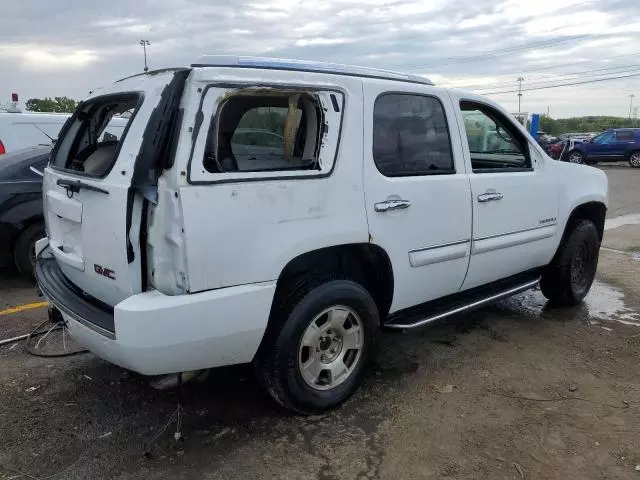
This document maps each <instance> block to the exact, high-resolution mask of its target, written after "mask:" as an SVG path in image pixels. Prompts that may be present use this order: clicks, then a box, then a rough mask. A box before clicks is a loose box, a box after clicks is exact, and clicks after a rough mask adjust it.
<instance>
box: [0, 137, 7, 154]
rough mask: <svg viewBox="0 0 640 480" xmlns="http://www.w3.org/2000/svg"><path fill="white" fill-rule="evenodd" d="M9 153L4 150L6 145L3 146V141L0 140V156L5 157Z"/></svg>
mask: <svg viewBox="0 0 640 480" xmlns="http://www.w3.org/2000/svg"><path fill="white" fill-rule="evenodd" d="M5 153H7V151H6V150H5V149H4V145H3V144H2V140H0V155H4V154H5Z"/></svg>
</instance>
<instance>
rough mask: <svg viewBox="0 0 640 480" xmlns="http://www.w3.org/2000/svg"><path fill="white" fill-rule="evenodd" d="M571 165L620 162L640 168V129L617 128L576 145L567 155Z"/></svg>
mask: <svg viewBox="0 0 640 480" xmlns="http://www.w3.org/2000/svg"><path fill="white" fill-rule="evenodd" d="M566 158H567V160H568V161H569V162H571V163H588V164H594V163H598V162H618V161H620V160H626V161H628V162H629V165H631V166H632V167H635V168H640V128H616V129H612V130H607V131H605V132H602V133H601V134H600V135H597V136H595V137H594V138H592V139H591V140H586V141H584V142H582V143H576V144H575V145H574V147H573V149H572V150H570V151H569V152H568V153H567V156H566Z"/></svg>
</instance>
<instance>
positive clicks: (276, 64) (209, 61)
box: [191, 55, 433, 85]
mask: <svg viewBox="0 0 640 480" xmlns="http://www.w3.org/2000/svg"><path fill="white" fill-rule="evenodd" d="M191 66H192V67H236V68H264V69H271V70H292V71H297V72H317V73H333V74H338V75H349V76H355V77H370V78H383V79H385V80H398V81H402V82H411V83H422V84H424V85H433V82H432V81H431V80H429V79H428V78H425V77H421V76H419V75H411V74H408V73H401V72H393V71H390V70H382V69H378V68H369V67H356V66H352V65H341V64H338V63H324V62H313V61H307V60H293V59H286V58H269V57H246V56H236V55H203V56H202V57H200V58H198V59H197V60H196V61H195V62H194V63H192V64H191Z"/></svg>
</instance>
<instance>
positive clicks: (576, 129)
mask: <svg viewBox="0 0 640 480" xmlns="http://www.w3.org/2000/svg"><path fill="white" fill-rule="evenodd" d="M637 127H640V121H638V119H633V118H632V119H629V118H624V117H608V116H588V117H573V118H557V119H556V118H551V117H549V116H547V115H541V116H540V127H539V130H542V131H544V132H547V133H548V134H550V135H560V134H562V133H582V132H602V131H604V130H608V129H610V128H637Z"/></svg>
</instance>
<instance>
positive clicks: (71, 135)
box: [53, 94, 139, 177]
mask: <svg viewBox="0 0 640 480" xmlns="http://www.w3.org/2000/svg"><path fill="white" fill-rule="evenodd" d="M138 103H139V96H138V95H137V94H131V95H118V96H113V97H104V98H97V99H95V100H91V101H90V102H86V103H84V104H81V106H80V107H79V109H78V111H77V112H76V113H75V114H74V116H73V117H72V119H71V120H70V121H71V124H70V125H69V126H68V128H67V127H65V130H64V133H63V136H62V138H61V139H60V140H59V141H58V144H57V147H56V150H55V152H54V160H53V165H54V166H56V167H58V168H63V169H66V170H72V171H74V172H77V173H78V174H86V175H89V176H94V177H103V176H105V175H107V173H109V170H111V167H113V164H114V163H115V161H116V157H117V154H118V151H119V148H120V145H121V144H122V141H123V140H124V134H125V132H126V129H127V126H128V125H129V123H130V122H131V120H132V119H133V116H134V113H135V110H136V108H137V106H138Z"/></svg>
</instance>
